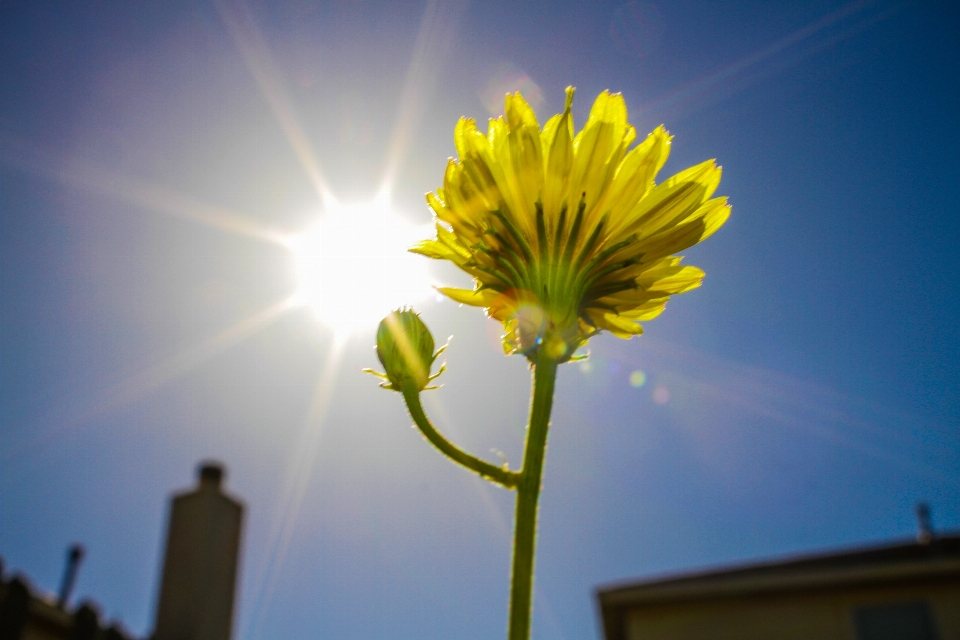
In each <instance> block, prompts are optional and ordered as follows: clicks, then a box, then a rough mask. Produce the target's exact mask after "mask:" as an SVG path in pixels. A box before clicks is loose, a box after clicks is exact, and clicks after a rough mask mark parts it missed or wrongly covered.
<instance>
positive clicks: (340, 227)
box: [287, 194, 432, 336]
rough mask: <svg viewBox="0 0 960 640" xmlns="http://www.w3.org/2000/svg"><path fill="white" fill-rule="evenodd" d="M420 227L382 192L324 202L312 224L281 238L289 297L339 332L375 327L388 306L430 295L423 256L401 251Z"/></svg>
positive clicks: (342, 334) (429, 285)
mask: <svg viewBox="0 0 960 640" xmlns="http://www.w3.org/2000/svg"><path fill="white" fill-rule="evenodd" d="M422 233H423V228H421V227H417V226H416V225H412V224H410V223H409V222H407V221H406V220H404V219H403V218H402V217H400V216H399V215H397V214H396V212H394V211H393V210H392V209H391V207H390V202H389V198H388V197H387V196H386V195H383V194H381V195H380V196H378V197H377V198H376V199H374V200H373V201H371V202H367V203H362V204H352V205H345V204H341V203H339V202H336V201H333V202H330V203H328V205H327V207H326V211H325V213H324V214H323V215H322V216H321V217H320V220H319V222H318V223H317V224H316V225H315V226H313V227H312V228H310V229H308V230H307V231H306V232H304V233H302V234H300V235H297V236H294V237H292V238H289V239H288V240H287V246H288V247H289V248H290V250H291V251H292V252H293V255H294V259H295V262H296V270H297V292H296V294H295V301H296V302H298V303H299V304H303V305H306V306H308V307H310V308H312V309H313V310H314V312H315V313H316V314H317V316H318V317H319V319H320V321H321V322H323V324H325V325H326V326H328V327H329V328H331V329H333V330H334V332H335V333H336V334H338V335H340V336H344V335H348V334H349V333H351V332H353V331H356V330H358V329H366V328H370V327H375V326H376V325H377V323H378V322H379V321H380V320H381V319H382V318H383V317H384V316H385V315H387V313H389V312H390V311H391V310H393V309H396V308H397V307H400V306H402V305H407V304H412V303H414V302H416V301H418V300H422V299H424V298H426V297H428V296H430V295H431V293H432V289H431V284H432V283H431V280H430V277H429V275H428V273H427V270H426V267H425V265H424V264H423V262H424V261H423V260H422V259H421V258H419V257H418V256H415V255H412V254H410V253H408V252H407V249H408V248H409V247H410V246H411V245H412V244H413V243H414V242H415V241H416V240H417V239H418V235H419V234H422Z"/></svg>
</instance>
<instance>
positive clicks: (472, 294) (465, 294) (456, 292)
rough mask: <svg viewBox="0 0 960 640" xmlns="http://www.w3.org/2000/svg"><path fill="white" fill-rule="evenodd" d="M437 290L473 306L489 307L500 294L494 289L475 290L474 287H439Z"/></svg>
mask: <svg viewBox="0 0 960 640" xmlns="http://www.w3.org/2000/svg"><path fill="white" fill-rule="evenodd" d="M437 291H439V292H440V293H442V294H443V295H445V296H447V297H448V298H450V299H451V300H455V301H456V302H459V303H460V304H468V305H470V306H471V307H488V306H490V305H491V304H492V303H493V302H494V301H495V300H496V299H497V297H499V296H500V294H499V293H497V292H496V291H494V290H493V289H483V290H482V291H475V290H473V289H457V288H454V287H437Z"/></svg>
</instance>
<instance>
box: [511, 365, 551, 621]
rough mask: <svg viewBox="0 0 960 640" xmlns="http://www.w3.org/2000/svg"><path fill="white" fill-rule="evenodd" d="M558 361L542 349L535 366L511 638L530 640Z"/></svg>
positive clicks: (520, 490) (521, 480)
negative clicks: (539, 504) (540, 506)
mask: <svg viewBox="0 0 960 640" xmlns="http://www.w3.org/2000/svg"><path fill="white" fill-rule="evenodd" d="M557 365H558V363H557V361H556V360H555V359H552V358H548V357H546V355H545V354H544V349H541V350H540V354H539V357H538V359H537V364H536V365H535V366H534V370H533V400H532V401H531V403H530V425H529V427H528V428H527V441H526V444H525V446H524V452H523V469H522V470H521V471H520V474H519V475H520V477H519V481H518V482H517V512H516V522H515V525H514V526H515V527H516V528H515V530H514V537H513V572H512V574H511V579H510V622H509V626H508V631H507V639H508V640H529V638H530V613H531V610H532V608H533V607H532V605H533V556H534V551H535V550H536V536H537V500H538V499H539V497H540V478H541V476H542V475H543V456H544V454H545V453H546V448H547V431H548V429H549V426H550V409H551V408H552V406H553V388H554V383H555V382H556V379H557Z"/></svg>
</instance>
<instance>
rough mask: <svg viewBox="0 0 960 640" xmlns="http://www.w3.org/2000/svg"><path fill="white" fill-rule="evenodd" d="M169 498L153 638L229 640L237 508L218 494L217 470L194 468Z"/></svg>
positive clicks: (237, 547) (239, 514)
mask: <svg viewBox="0 0 960 640" xmlns="http://www.w3.org/2000/svg"><path fill="white" fill-rule="evenodd" d="M198 475H199V483H198V485H197V488H196V489H194V490H193V491H189V492H187V493H182V494H180V495H177V496H174V498H173V502H172V505H171V508H170V524H169V528H168V532H167V546H166V551H165V553H164V559H163V575H162V576H161V578H160V597H159V601H158V603H157V617H156V622H155V626H154V632H153V640H230V637H231V628H232V625H233V601H234V594H235V592H236V582H237V562H238V558H239V554H240V529H241V524H242V520H243V505H242V504H240V503H239V502H237V501H235V500H233V499H232V498H230V497H228V496H227V495H225V494H224V493H223V491H222V490H221V487H220V485H221V482H222V481H223V475H224V471H223V466H222V465H221V464H219V463H216V462H205V463H202V464H201V465H200V467H199V473H198Z"/></svg>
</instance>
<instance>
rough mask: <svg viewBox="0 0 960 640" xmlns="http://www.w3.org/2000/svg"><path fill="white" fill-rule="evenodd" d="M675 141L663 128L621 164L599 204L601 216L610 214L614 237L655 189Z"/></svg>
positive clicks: (651, 134) (637, 147)
mask: <svg viewBox="0 0 960 640" xmlns="http://www.w3.org/2000/svg"><path fill="white" fill-rule="evenodd" d="M671 137H672V136H670V134H669V133H667V131H666V129H664V128H663V126H659V127H657V128H656V129H654V130H653V131H652V132H651V133H650V134H649V135H648V136H647V137H646V139H645V140H644V141H643V142H641V143H640V144H639V145H637V146H636V147H634V148H633V150H631V151H630V153H628V154H627V155H626V157H624V159H623V160H622V161H621V162H620V165H619V166H618V167H617V172H616V174H615V175H614V178H613V182H612V183H611V185H610V188H609V189H608V192H607V193H608V195H607V198H606V199H605V200H604V202H603V204H602V205H601V204H598V207H599V209H600V211H598V212H597V213H599V214H601V215H602V213H605V212H607V211H610V225H611V234H616V233H617V231H618V230H619V229H620V228H621V227H622V226H623V224H624V223H625V222H626V220H625V218H626V215H627V214H628V213H629V211H630V210H631V209H633V207H634V206H636V204H637V203H638V202H640V199H641V198H643V197H644V196H645V195H646V194H647V193H648V192H649V191H650V189H652V188H653V186H654V182H653V179H654V178H655V177H656V175H657V172H658V171H660V167H662V166H663V163H664V162H666V160H667V157H668V156H669V155H670V140H671ZM601 212H602V213H601Z"/></svg>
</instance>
